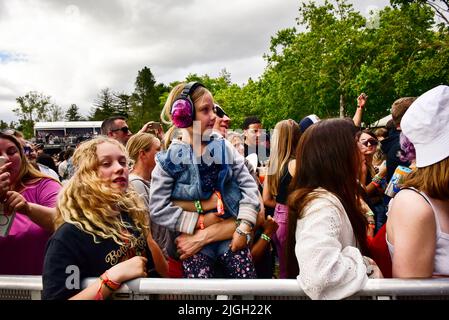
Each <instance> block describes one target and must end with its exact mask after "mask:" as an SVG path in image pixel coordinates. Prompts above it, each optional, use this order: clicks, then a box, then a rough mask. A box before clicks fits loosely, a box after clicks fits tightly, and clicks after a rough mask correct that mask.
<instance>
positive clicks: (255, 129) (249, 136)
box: [243, 116, 270, 167]
mask: <svg viewBox="0 0 449 320" xmlns="http://www.w3.org/2000/svg"><path fill="white" fill-rule="evenodd" d="M243 130H244V134H245V145H244V147H245V157H247V156H248V155H250V154H252V153H255V154H256V155H257V161H258V166H259V167H260V166H262V165H263V163H264V162H265V161H267V160H268V158H269V157H270V147H269V143H270V140H269V137H268V135H267V134H266V133H265V130H264V129H263V128H262V123H261V122H260V119H259V118H258V117H256V116H250V117H247V118H246V119H245V121H244V122H243Z"/></svg>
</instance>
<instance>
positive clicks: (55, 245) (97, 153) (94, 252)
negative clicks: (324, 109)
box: [43, 137, 157, 299]
mask: <svg viewBox="0 0 449 320" xmlns="http://www.w3.org/2000/svg"><path fill="white" fill-rule="evenodd" d="M73 163H74V166H75V167H76V172H75V174H74V176H73V177H72V178H71V179H70V180H69V181H68V182H67V184H66V185H65V186H64V188H63V190H62V191H61V193H60V195H59V198H58V206H57V216H56V221H55V225H56V228H57V231H56V232H55V234H54V235H53V236H52V237H51V239H50V240H49V242H48V245H47V252H46V255H45V261H44V273H43V286H44V291H43V298H44V299H68V298H72V299H104V298H105V297H107V296H109V295H110V294H111V293H112V291H113V290H116V289H118V288H119V287H120V284H121V283H122V282H125V281H128V280H131V279H134V278H138V277H146V276H148V275H149V276H157V273H156V272H155V270H154V264H153V259H152V256H151V253H150V251H149V249H148V245H147V237H151V234H150V233H149V232H148V212H147V207H146V206H145V205H144V204H143V202H142V200H141V199H140V197H139V196H138V194H137V193H136V192H135V191H133V190H132V189H128V166H127V164H128V158H127V154H126V150H125V148H124V146H123V145H121V144H120V143H119V142H117V141H115V140H113V139H110V138H107V137H98V138H95V139H93V140H90V141H86V142H84V143H82V144H81V145H80V146H79V147H78V149H77V150H76V151H75V154H74V155H73ZM87 277H99V278H98V280H97V281H95V283H93V284H92V285H90V286H88V287H87V288H86V289H84V290H82V291H81V290H80V285H81V283H82V282H81V281H82V279H84V278H87Z"/></svg>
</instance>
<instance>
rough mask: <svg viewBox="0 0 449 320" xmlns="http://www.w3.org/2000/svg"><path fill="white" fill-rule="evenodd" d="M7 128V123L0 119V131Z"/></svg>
mask: <svg viewBox="0 0 449 320" xmlns="http://www.w3.org/2000/svg"><path fill="white" fill-rule="evenodd" d="M8 128H9V126H8V123H7V122H5V121H3V120H0V131H3V130H5V129H8Z"/></svg>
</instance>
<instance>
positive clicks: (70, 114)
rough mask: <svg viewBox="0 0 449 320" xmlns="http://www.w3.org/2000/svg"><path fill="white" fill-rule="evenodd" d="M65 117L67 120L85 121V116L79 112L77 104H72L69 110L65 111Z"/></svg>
mask: <svg viewBox="0 0 449 320" xmlns="http://www.w3.org/2000/svg"><path fill="white" fill-rule="evenodd" d="M65 119H66V120H67V121H83V120H84V118H83V116H82V115H81V114H80V113H79V108H78V106H77V105H76V104H71V105H70V107H69V109H68V110H67V112H66V113H65Z"/></svg>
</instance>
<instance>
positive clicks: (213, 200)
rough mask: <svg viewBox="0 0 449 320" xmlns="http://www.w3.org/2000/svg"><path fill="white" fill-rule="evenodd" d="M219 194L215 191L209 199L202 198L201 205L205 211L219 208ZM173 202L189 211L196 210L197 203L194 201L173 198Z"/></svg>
mask: <svg viewBox="0 0 449 320" xmlns="http://www.w3.org/2000/svg"><path fill="white" fill-rule="evenodd" d="M217 200H218V199H217V196H216V194H215V193H212V195H211V196H210V198H209V199H207V200H200V203H201V207H202V208H203V210H204V211H210V210H214V209H216V208H217ZM172 202H173V204H174V205H175V206H177V207H181V208H183V209H184V210H187V211H196V207H195V203H194V202H193V201H184V200H172Z"/></svg>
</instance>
